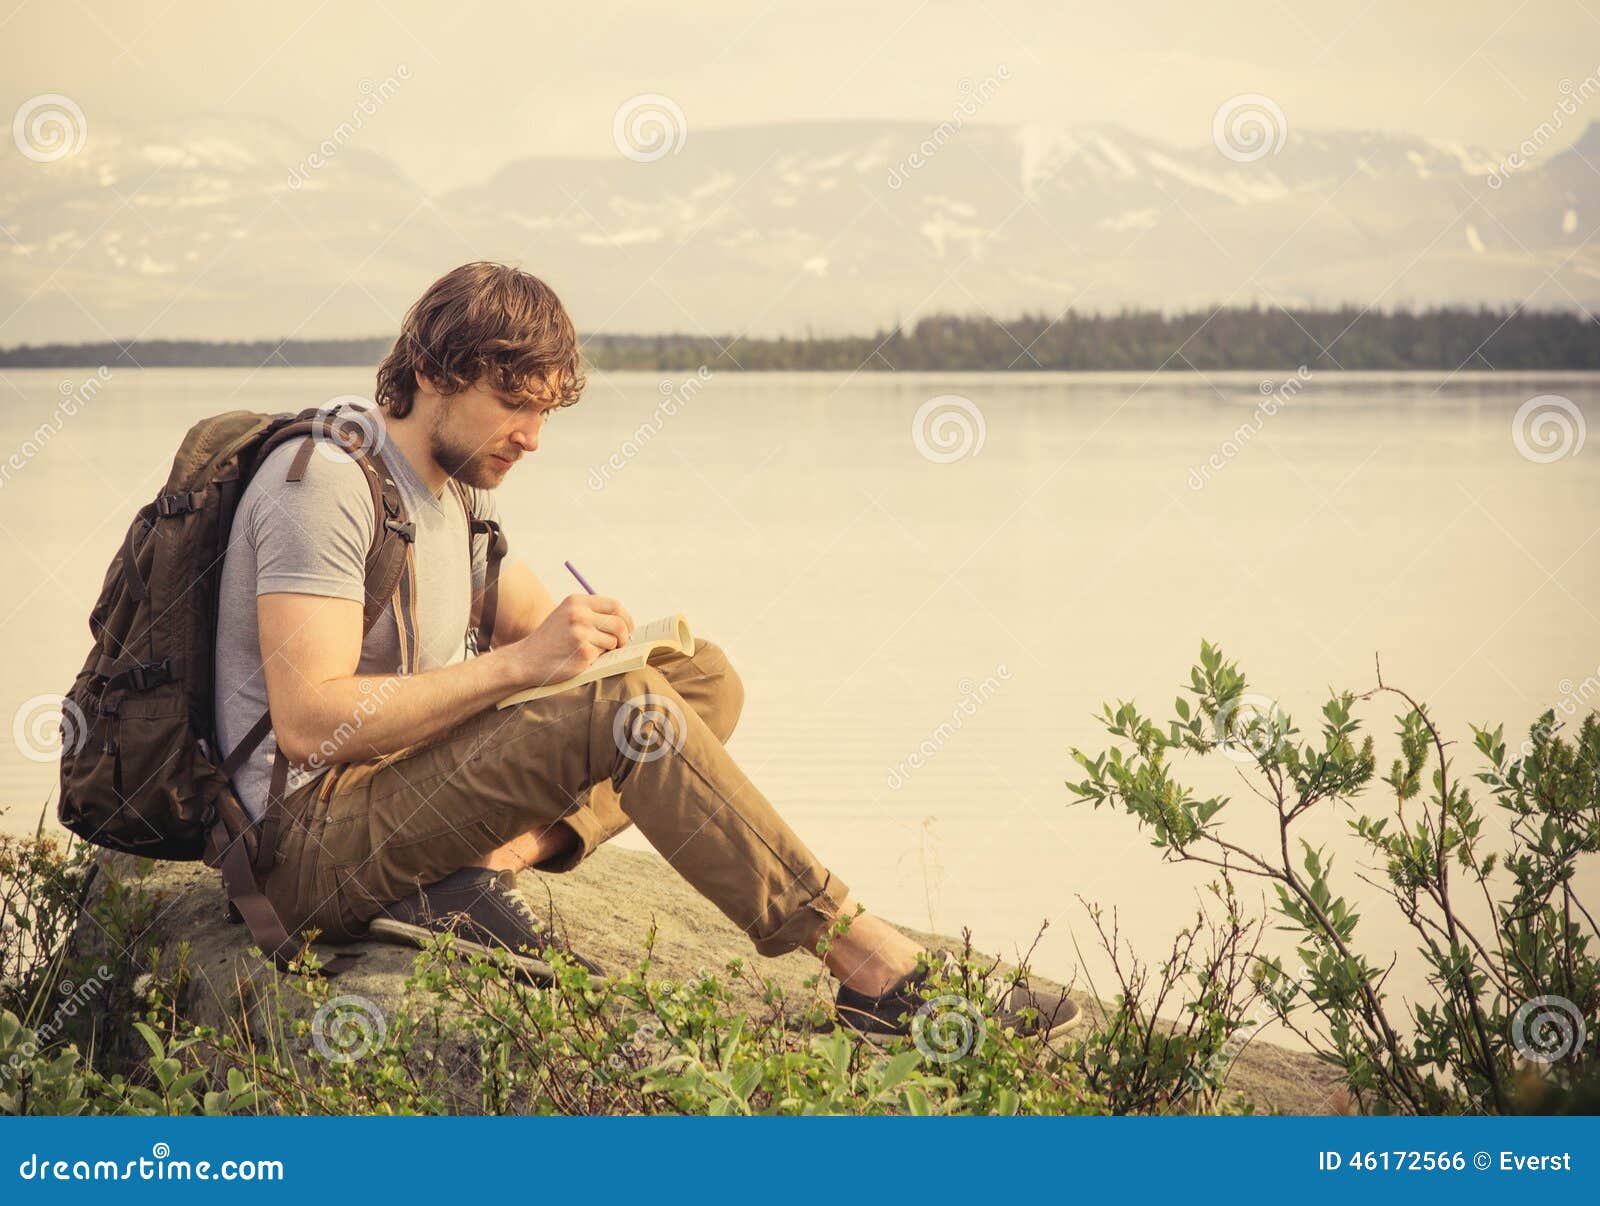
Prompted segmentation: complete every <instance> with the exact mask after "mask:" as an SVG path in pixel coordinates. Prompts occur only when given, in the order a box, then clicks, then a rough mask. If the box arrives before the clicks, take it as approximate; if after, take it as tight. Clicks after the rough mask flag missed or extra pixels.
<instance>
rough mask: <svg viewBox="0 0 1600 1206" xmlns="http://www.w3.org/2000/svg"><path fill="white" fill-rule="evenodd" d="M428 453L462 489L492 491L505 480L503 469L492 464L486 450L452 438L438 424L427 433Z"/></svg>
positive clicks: (490, 455)
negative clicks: (470, 487)
mask: <svg viewBox="0 0 1600 1206" xmlns="http://www.w3.org/2000/svg"><path fill="white" fill-rule="evenodd" d="M428 454H429V455H430V456H432V457H433V460H434V463H435V464H436V465H438V466H439V468H441V469H443V470H444V471H445V472H446V473H448V474H449V475H450V476H451V477H453V478H455V479H456V481H458V482H460V483H461V484H462V485H464V486H476V487H477V488H478V489H480V490H493V489H494V488H495V487H496V486H498V485H499V484H500V483H501V482H502V481H503V480H505V472H504V469H503V468H502V467H499V466H497V465H496V463H495V461H494V460H493V459H492V454H491V453H490V452H489V451H488V450H487V449H484V448H480V447H478V446H476V445H472V444H468V443H466V442H464V441H461V440H459V439H456V438H454V437H453V436H452V435H451V433H450V432H448V431H446V430H445V429H444V428H443V426H442V425H441V426H439V427H435V428H434V429H433V430H432V431H431V432H429V433H428Z"/></svg>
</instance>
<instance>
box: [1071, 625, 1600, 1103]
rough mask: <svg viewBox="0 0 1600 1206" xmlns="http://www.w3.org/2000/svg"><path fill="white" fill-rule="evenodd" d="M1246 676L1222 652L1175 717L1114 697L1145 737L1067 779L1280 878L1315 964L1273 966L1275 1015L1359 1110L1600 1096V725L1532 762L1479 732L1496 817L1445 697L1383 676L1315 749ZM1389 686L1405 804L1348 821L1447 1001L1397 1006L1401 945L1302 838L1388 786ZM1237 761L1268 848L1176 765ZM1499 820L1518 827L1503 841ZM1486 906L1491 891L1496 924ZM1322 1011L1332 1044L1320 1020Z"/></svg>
mask: <svg viewBox="0 0 1600 1206" xmlns="http://www.w3.org/2000/svg"><path fill="white" fill-rule="evenodd" d="M1246 687H1247V683H1246V681H1245V677H1244V675H1243V674H1241V673H1240V672H1239V670H1238V667H1237V666H1236V665H1235V664H1233V663H1231V662H1227V661H1224V659H1223V657H1222V655H1221V653H1220V652H1218V651H1217V650H1216V649H1214V648H1213V647H1212V646H1211V645H1209V644H1204V643H1203V644H1202V645H1201V650H1200V662H1199V664H1198V665H1196V666H1194V667H1193V668H1192V669H1191V671H1190V679H1189V687H1188V694H1189V696H1190V697H1192V698H1186V697H1185V696H1183V695H1180V696H1179V697H1178V698H1177V699H1176V700H1175V701H1174V703H1173V712H1174V716H1173V718H1171V719H1170V720H1168V721H1167V722H1166V723H1165V724H1160V723H1158V722H1156V721H1155V720H1153V719H1151V718H1149V717H1147V716H1146V715H1145V714H1143V713H1142V712H1140V710H1139V709H1138V708H1137V707H1136V706H1135V705H1134V704H1133V703H1131V702H1121V703H1119V704H1118V705H1117V706H1116V707H1115V708H1113V707H1111V706H1110V705H1106V706H1105V708H1104V711H1103V716H1102V723H1103V724H1104V725H1105V727H1106V729H1107V730H1108V731H1109V732H1110V734H1111V735H1112V736H1113V737H1116V738H1118V739H1120V740H1121V741H1122V742H1124V743H1126V744H1125V745H1115V746H1113V747H1111V748H1110V749H1109V750H1107V751H1106V752H1104V753H1100V754H1097V755H1094V756H1090V755H1088V754H1085V753H1084V752H1083V751H1081V750H1077V749H1074V750H1073V751H1072V754H1073V758H1074V760H1075V761H1076V762H1077V763H1078V764H1079V765H1080V766H1081V767H1082V768H1083V769H1084V771H1085V772H1086V774H1087V777H1086V778H1085V779H1083V780H1082V781H1080V782H1078V783H1076V784H1069V786H1071V787H1072V789H1073V791H1074V794H1075V795H1076V797H1077V798H1078V800H1079V801H1080V802H1088V803H1091V804H1092V805H1094V806H1096V807H1098V806H1099V805H1101V804H1107V805H1111V806H1114V807H1117V808H1120V809H1122V810H1124V811H1125V812H1127V813H1128V814H1129V815H1130V816H1132V817H1134V818H1135V820H1136V821H1137V822H1138V824H1139V826H1140V827H1141V828H1142V829H1145V830H1147V831H1148V832H1149V833H1150V834H1151V837H1152V840H1153V841H1154V842H1155V844H1156V845H1157V846H1159V847H1161V848H1162V849H1163V850H1164V851H1165V853H1166V856H1167V857H1168V858H1170V859H1173V860H1178V861H1184V862H1193V863H1201V864H1205V865H1208V866H1212V867H1216V868H1219V869H1220V870H1221V871H1222V872H1223V873H1224V874H1225V875H1229V876H1231V875H1244V876H1251V877H1258V878H1260V879H1262V880H1265V881H1268V882H1270V883H1272V884H1273V886H1274V889H1275V892H1276V897H1277V912H1278V913H1279V914H1280V915H1281V916H1282V917H1283V918H1284V919H1285V920H1287V922H1288V923H1289V929H1290V930H1291V931H1292V932H1293V933H1294V934H1295V935H1296V938H1297V943H1298V949H1297V952H1296V954H1297V958H1298V967H1297V968H1295V970H1294V971H1293V972H1292V973H1291V972H1290V971H1289V970H1288V969H1286V968H1285V967H1284V966H1283V963H1282V961H1281V960H1280V959H1279V958H1276V957H1266V956H1259V957H1257V958H1256V959H1255V973H1254V979H1255V983H1256V984H1257V986H1258V987H1259V990H1260V992H1261V993H1262V995H1263V997H1264V999H1265V1000H1266V1001H1267V1003H1268V1005H1269V1006H1270V1008H1271V1010H1272V1012H1273V1014H1274V1016H1276V1017H1278V1018H1279V1019H1280V1020H1282V1021H1283V1022H1284V1023H1285V1024H1287V1025H1288V1026H1290V1027H1291V1028H1292V1029H1294V1030H1295V1031H1296V1033H1298V1034H1300V1036H1301V1037H1302V1038H1303V1039H1304V1040H1305V1041H1306V1042H1308V1043H1309V1044H1310V1045H1311V1046H1312V1047H1313V1049H1314V1050H1316V1051H1317V1052H1318V1053H1319V1054H1320V1055H1322V1056H1323V1057H1324V1058H1326V1059H1328V1060H1329V1061H1331V1062H1334V1063H1336V1064H1337V1065H1338V1066H1339V1067H1340V1068H1342V1070H1343V1074H1344V1077H1345V1080H1346V1083H1347V1085H1348V1087H1349V1090H1350V1092H1351V1093H1352V1094H1353V1096H1354V1098H1355V1101H1356V1102H1357V1104H1358V1105H1360V1106H1361V1107H1363V1108H1366V1109H1370V1110H1374V1111H1399V1112H1406V1113H1416V1114H1439V1113H1455V1112H1492V1113H1502V1112H1514V1111H1519V1110H1534V1109H1556V1108H1562V1103H1564V1102H1571V1101H1576V1100H1592V1096H1593V1094H1594V1091H1595V1078H1596V1075H1597V1059H1596V1057H1597V1049H1600V1026H1596V1025H1595V1024H1594V1019H1595V1017H1596V1014H1597V1010H1600V965H1597V961H1596V958H1595V954H1594V952H1593V940H1594V937H1595V922H1594V918H1593V916H1592V915H1591V913H1590V912H1589V910H1588V908H1587V907H1586V906H1585V905H1584V904H1583V902H1582V901H1581V899H1580V898H1579V894H1578V892H1577V889H1576V887H1575V884H1574V881H1575V877H1576V874H1577V870H1578V866H1579V863H1580V860H1581V859H1583V858H1584V857H1585V856H1592V855H1594V853H1595V852H1596V851H1597V850H1600V775H1597V768H1600V719H1597V717H1596V716H1595V715H1593V714H1591V715H1590V716H1588V717H1587V718H1585V719H1584V720H1583V722H1582V725H1581V727H1580V729H1579V732H1578V733H1577V734H1576V737H1575V739H1573V740H1571V741H1568V740H1566V739H1564V738H1562V737H1561V736H1560V735H1559V732H1558V726H1557V724H1556V722H1555V716H1554V713H1553V712H1546V713H1545V714H1544V716H1542V717H1541V718H1540V720H1539V721H1538V722H1537V723H1536V724H1535V725H1534V726H1533V729H1532V731H1531V732H1530V735H1529V740H1528V742H1527V743H1526V744H1525V746H1524V747H1523V749H1524V752H1523V753H1522V754H1521V756H1519V757H1515V758H1508V756H1507V751H1506V747H1505V743H1504V741H1503V738H1502V736H1501V730H1500V729H1499V728H1496V729H1494V730H1493V731H1488V730H1485V729H1477V728H1475V729H1474V744H1475V746H1476V749H1477V751H1478V753H1479V754H1480V755H1481V756H1482V757H1483V759H1484V760H1485V763H1486V765H1485V767H1484V769H1482V770H1480V771H1479V772H1478V774H1477V776H1476V778H1477V780H1478V781H1479V782H1481V783H1483V784H1485V785H1487V787H1488V793H1489V796H1490V797H1491V799H1492V800H1493V802H1494V804H1495V806H1496V808H1495V810H1494V811H1493V813H1492V814H1486V813H1485V812H1484V811H1483V810H1482V809H1481V808H1480V806H1479V805H1478V804H1477V803H1476V802H1475V801H1474V800H1473V798H1472V795H1471V793H1469V791H1468V790H1467V783H1466V781H1465V780H1463V778H1462V777H1461V776H1460V775H1459V774H1458V773H1457V772H1456V769H1455V766H1454V763H1453V761H1452V759H1451V758H1450V757H1449V756H1448V754H1447V749H1448V747H1449V743H1448V742H1446V741H1445V740H1444V738H1443V737H1442V736H1441V734H1440V733H1439V732H1438V730H1437V728H1436V727H1435V725H1434V723H1433V721H1432V719H1431V718H1430V717H1429V715H1428V712H1427V709H1426V707H1425V706H1424V705H1423V704H1421V703H1420V702H1418V701H1417V700H1415V699H1414V698H1413V697H1412V696H1410V695H1409V694H1407V693H1406V692H1404V691H1402V690H1399V689H1398V688H1395V687H1392V686H1390V685H1388V684H1386V683H1384V682H1383V679H1382V674H1381V670H1380V673H1379V680H1378V685H1377V686H1376V687H1374V688H1373V689H1372V690H1370V691H1367V692H1365V693H1364V694H1361V695H1355V694H1353V693H1351V692H1348V691H1347V692H1344V693H1342V694H1338V695H1334V696H1333V697H1331V698H1330V699H1329V700H1328V702H1327V703H1326V704H1325V705H1324V706H1323V709H1322V719H1321V724H1320V731H1319V732H1318V734H1316V736H1315V737H1313V738H1310V739H1305V740H1302V739H1301V734H1300V730H1299V729H1297V728H1296V727H1295V725H1294V723H1293V720H1292V718H1291V717H1289V716H1288V715H1287V714H1285V713H1284V712H1283V711H1282V710H1281V709H1280V708H1278V707H1277V706H1276V705H1275V704H1274V703H1273V702H1272V701H1271V700H1268V699H1265V698H1264V697H1262V696H1258V695H1254V694H1251V693H1249V692H1248V691H1247V690H1246ZM1379 696H1393V697H1396V698H1397V699H1398V700H1399V701H1401V702H1402V703H1403V705H1404V710H1403V711H1402V712H1401V714H1400V715H1399V717H1398V724H1399V731H1398V735H1399V742H1400V756H1399V757H1398V758H1397V759H1395V761H1394V763H1393V767H1392V769H1391V771H1390V773H1389V774H1388V775H1386V776H1384V777H1383V781H1384V782H1385V783H1387V784H1388V785H1389V787H1390V789H1391V791H1392V793H1393V807H1392V809H1390V810H1388V811H1386V812H1384V813H1383V814H1382V815H1377V816H1371V815H1366V814H1361V815H1358V816H1356V817H1355V818H1354V819H1352V820H1350V821H1349V825H1350V828H1351V830H1352V831H1353V832H1354V833H1355V834H1356V835H1358V836H1359V838H1360V839H1361V841H1362V842H1363V843H1364V845H1365V847H1366V848H1367V849H1368V850H1369V851H1371V852H1372V853H1373V854H1374V855H1376V856H1377V857H1378V858H1379V860H1380V861H1381V864H1382V872H1383V878H1382V879H1381V880H1376V881H1374V880H1367V882H1368V883H1370V884H1371V885H1372V886H1373V887H1374V888H1375V889H1376V890H1377V891H1378V892H1380V893H1382V894H1383V895H1384V896H1385V897H1387V898H1388V899H1389V900H1390V901H1392V902H1393V903H1394V905H1395V906H1397V908H1398V909H1399V911H1400V914H1401V915H1402V916H1403V917H1404V919H1405V921H1406V922H1407V924H1408V925H1409V926H1410V927H1411V931H1412V932H1413V934H1414V937H1415V941H1416V944H1417V946H1416V954H1417V957H1418V958H1419V959H1420V960H1421V962H1422V965H1423V967H1425V969H1426V973H1427V982H1428V984H1429V986H1430V990H1431V992H1432V998H1431V999H1429V1000H1423V1001H1416V1002H1401V1003H1399V1004H1397V1003H1396V1002H1394V1001H1393V1000H1391V998H1390V997H1389V996H1388V995H1387V994H1386V993H1385V991H1384V981H1385V978H1386V976H1387V973H1388V969H1389V966H1390V959H1389V958H1388V955H1387V953H1385V956H1384V958H1382V959H1381V960H1380V961H1378V962H1374V961H1373V960H1372V959H1371V958H1369V956H1368V955H1367V954H1366V953H1364V952H1363V951H1362V950H1360V949H1359V947H1358V945H1357V942H1356V938H1355V935H1356V929H1357V926H1358V923H1359V921H1360V913H1359V912H1358V906H1357V904H1356V902H1355V900H1354V899H1353V898H1351V897H1348V896H1346V895H1344V894H1343V891H1342V890H1341V889H1339V888H1338V887H1336V885H1335V882H1334V880H1333V876H1332V872H1333V860H1332V859H1331V858H1330V857H1329V856H1328V855H1327V853H1326V850H1325V849H1322V848H1317V847H1314V846H1312V845H1311V844H1310V843H1308V842H1306V841H1304V840H1303V839H1301V838H1300V836H1299V831H1300V830H1302V829H1303V821H1304V818H1305V817H1306V816H1307V815H1308V814H1309V813H1310V812H1311V811H1312V810H1313V809H1326V808H1352V807H1353V801H1354V799H1355V797H1357V796H1358V795H1360V794H1361V793H1362V791H1363V790H1364V789H1365V788H1366V787H1367V786H1368V785H1369V783H1370V781H1371V780H1372V778H1373V776H1374V774H1375V773H1376V760H1375V756H1374V752H1373V742H1372V738H1371V737H1370V736H1363V735H1362V734H1361V731H1360V724H1359V722H1358V721H1357V720H1356V719H1354V711H1355V708H1356V706H1357V705H1358V704H1360V703H1365V702H1368V701H1371V700H1373V699H1375V698H1377V697H1379ZM1219 753H1220V754H1225V755H1227V756H1229V757H1231V758H1232V759H1233V760H1234V761H1235V762H1236V763H1239V764H1240V766H1241V769H1244V770H1250V771H1253V774H1254V778H1253V779H1252V780H1250V781H1249V782H1250V786H1251V788H1252V790H1253V792H1254V795H1255V797H1257V798H1258V799H1259V800H1260V801H1261V806H1264V807H1265V809H1266V810H1267V815H1268V816H1269V817H1271V818H1272V819H1273V820H1274V822H1275V829H1276V840H1275V841H1274V842H1273V843H1272V844H1271V846H1270V848H1267V849H1259V850H1258V849H1252V848H1249V847H1247V846H1244V845H1241V844H1239V843H1238V842H1237V841H1235V840H1232V839H1231V837H1230V834H1229V833H1228V831H1227V830H1225V829H1224V826H1223V824H1222V821H1223V819H1224V816H1225V814H1226V811H1227V810H1228V809H1229V808H1230V807H1231V806H1232V803H1233V802H1232V800H1231V798H1230V797H1228V796H1225V795H1215V796H1208V797H1200V796H1197V795H1196V794H1195V793H1194V791H1193V790H1192V789H1190V788H1189V787H1187V786H1185V785H1184V784H1183V783H1182V782H1181V781H1180V780H1179V779H1178V778H1177V777H1176V773H1175V769H1174V763H1175V762H1176V761H1177V760H1178V759H1179V758H1181V757H1184V756H1187V755H1195V756H1214V755H1217V754H1219ZM1250 806H1251V807H1258V805H1255V804H1253V803H1252V804H1251V805H1250ZM1491 815H1493V816H1495V817H1497V818H1498V819H1499V820H1502V821H1504V823H1505V824H1504V840H1503V841H1500V842H1498V844H1497V843H1496V842H1495V840H1494V836H1493V835H1494V833H1495V827H1494V826H1491V825H1486V821H1487V820H1489V819H1490V817H1491ZM1468 901H1471V902H1473V903H1472V908H1476V907H1477V902H1479V901H1481V902H1482V904H1483V910H1482V913H1483V917H1482V918H1481V919H1480V918H1476V917H1474V916H1473V915H1472V913H1471V911H1470V910H1469V907H1468V903H1467V902H1468ZM1485 923H1487V924H1485ZM1308 1009H1309V1010H1310V1011H1312V1012H1313V1013H1314V1014H1315V1015H1316V1016H1317V1017H1319V1018H1320V1020H1321V1022H1322V1023H1323V1027H1324V1031H1325V1033H1324V1034H1313V1033H1311V1031H1310V1029H1309V1028H1308V1027H1306V1026H1305V1025H1304V1024H1303V1021H1304V1017H1305V1011H1306V1010H1308Z"/></svg>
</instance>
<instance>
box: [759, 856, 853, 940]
mask: <svg viewBox="0 0 1600 1206" xmlns="http://www.w3.org/2000/svg"><path fill="white" fill-rule="evenodd" d="M823 874H824V876H825V878H824V879H823V881H822V887H821V888H820V889H819V890H818V891H817V893H816V894H815V895H813V896H812V897H811V898H810V899H809V900H806V901H804V902H803V903H802V904H801V905H800V906H799V907H798V908H796V909H795V910H794V912H793V913H791V914H790V915H789V916H788V917H787V918H785V919H784V921H783V922H782V923H780V924H779V926H778V927H777V929H775V930H773V931H772V932H771V933H770V934H765V935H757V934H754V933H752V934H751V940H752V941H753V942H754V943H755V948H756V953H757V954H761V955H766V956H768V957H773V956H777V955H787V954H788V953H789V952H790V951H794V950H805V951H810V952H811V953H813V954H815V953H816V949H817V943H818V942H820V941H821V940H822V939H823V938H824V937H825V936H826V935H827V933H828V930H829V928H830V927H831V926H832V925H833V923H834V922H835V921H837V920H838V919H839V914H840V912H841V911H842V910H843V908H844V902H845V901H846V900H847V899H848V898H849V896H850V889H849V888H848V887H847V886H846V885H845V882H844V881H843V880H842V879H840V878H839V877H838V876H837V875H834V874H833V873H832V872H824V873H823Z"/></svg>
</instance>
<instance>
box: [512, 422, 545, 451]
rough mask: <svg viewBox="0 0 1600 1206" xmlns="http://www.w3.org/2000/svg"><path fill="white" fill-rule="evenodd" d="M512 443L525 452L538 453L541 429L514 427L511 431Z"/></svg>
mask: <svg viewBox="0 0 1600 1206" xmlns="http://www.w3.org/2000/svg"><path fill="white" fill-rule="evenodd" d="M511 442H512V443H513V444H515V445H516V446H517V447H518V448H521V449H522V450H523V451H524V452H536V451H538V448H539V429H538V428H536V427H535V428H523V427H513V428H512V429H511Z"/></svg>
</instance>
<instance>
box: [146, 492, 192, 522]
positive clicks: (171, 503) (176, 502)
mask: <svg viewBox="0 0 1600 1206" xmlns="http://www.w3.org/2000/svg"><path fill="white" fill-rule="evenodd" d="M199 509H200V494H199V491H196V490H185V491H183V492H182V493H181V494H163V495H161V497H159V498H157V499H156V514H157V515H159V516H161V517H162V518H163V519H166V518H169V517H171V516H173V515H187V514H188V513H189V512H190V511H198V510H199Z"/></svg>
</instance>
